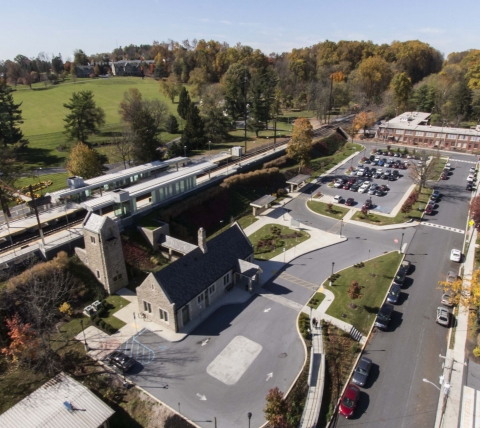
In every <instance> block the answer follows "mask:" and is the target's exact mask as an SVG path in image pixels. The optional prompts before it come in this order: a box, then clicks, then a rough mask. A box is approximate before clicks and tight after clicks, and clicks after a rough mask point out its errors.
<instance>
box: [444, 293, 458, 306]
mask: <svg viewBox="0 0 480 428" xmlns="http://www.w3.org/2000/svg"><path fill="white" fill-rule="evenodd" d="M440 303H441V304H442V305H445V306H448V307H450V308H451V307H452V306H455V304H454V302H453V300H452V297H451V293H450V292H447V293H443V294H442V300H441V301H440Z"/></svg>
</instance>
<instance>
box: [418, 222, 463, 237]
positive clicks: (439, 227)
mask: <svg viewBox="0 0 480 428" xmlns="http://www.w3.org/2000/svg"><path fill="white" fill-rule="evenodd" d="M421 224H423V225H424V226H429V227H436V228H438V229H443V230H448V231H450V232H456V233H460V234H462V235H464V234H465V231H464V230H462V229H455V228H454V227H448V226H442V225H441V224H434V223H421Z"/></svg>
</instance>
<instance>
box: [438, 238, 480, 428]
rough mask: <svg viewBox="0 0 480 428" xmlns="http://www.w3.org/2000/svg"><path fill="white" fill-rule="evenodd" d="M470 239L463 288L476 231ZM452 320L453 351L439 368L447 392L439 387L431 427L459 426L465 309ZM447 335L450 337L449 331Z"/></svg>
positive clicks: (471, 268)
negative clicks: (454, 326)
mask: <svg viewBox="0 0 480 428" xmlns="http://www.w3.org/2000/svg"><path fill="white" fill-rule="evenodd" d="M470 239H471V241H470V242H471V244H470V246H469V248H468V253H467V254H466V255H465V263H464V274H463V280H464V287H465V286H467V285H469V282H470V280H471V279H472V274H473V271H474V266H475V242H476V240H477V230H476V229H473V233H472V236H471V237H470ZM456 320H457V325H456V329H455V345H454V347H453V349H448V350H447V355H446V359H445V364H444V366H445V368H444V369H443V376H444V379H445V382H444V385H445V384H446V383H448V384H450V388H449V389H448V391H447V395H444V388H442V392H441V393H440V397H439V400H438V408H437V417H436V420H435V428H449V427H457V426H459V419H460V412H461V405H462V390H463V387H464V386H463V385H464V370H465V365H464V362H465V343H466V341H467V332H468V308H465V307H463V306H461V307H460V308H459V310H458V315H457V317H456ZM451 334H453V332H452V333H451ZM449 339H450V338H449ZM444 397H446V403H445V402H444ZM477 407H478V404H477ZM472 412H473V409H472Z"/></svg>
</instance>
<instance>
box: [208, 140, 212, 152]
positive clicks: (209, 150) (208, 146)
mask: <svg viewBox="0 0 480 428" xmlns="http://www.w3.org/2000/svg"><path fill="white" fill-rule="evenodd" d="M211 143H212V142H211V141H209V142H208V151H210V144H211Z"/></svg>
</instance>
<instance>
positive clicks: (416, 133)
mask: <svg viewBox="0 0 480 428" xmlns="http://www.w3.org/2000/svg"><path fill="white" fill-rule="evenodd" d="M415 135H416V136H417V137H423V136H424V135H425V132H422V131H417V132H415Z"/></svg>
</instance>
